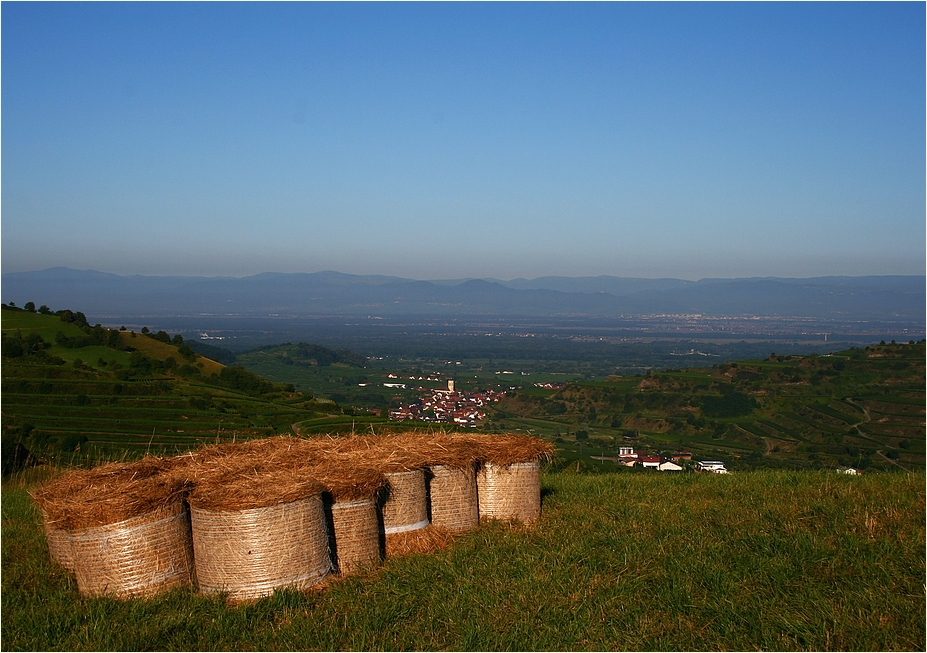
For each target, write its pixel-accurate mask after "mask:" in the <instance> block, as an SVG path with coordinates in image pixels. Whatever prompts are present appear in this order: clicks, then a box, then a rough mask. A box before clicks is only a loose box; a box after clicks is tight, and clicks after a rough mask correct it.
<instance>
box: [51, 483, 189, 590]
mask: <svg viewBox="0 0 927 653" xmlns="http://www.w3.org/2000/svg"><path fill="white" fill-rule="evenodd" d="M68 541H69V544H70V548H71V554H72V563H73V569H74V575H75V578H76V579H77V589H78V591H79V592H80V593H81V594H82V595H84V596H104V595H115V596H116V597H118V598H134V597H147V596H153V595H155V594H157V593H159V592H161V591H164V590H167V589H170V588H171V587H177V586H180V585H188V584H189V583H190V576H191V572H192V569H193V551H192V548H191V543H190V519H189V515H188V513H187V510H186V507H185V506H184V503H183V500H182V499H181V498H180V497H177V498H176V499H175V500H174V502H173V503H171V504H169V505H166V506H163V507H160V508H157V509H155V510H153V511H151V512H149V513H147V514H144V515H139V516H138V517H132V518H130V519H126V520H124V521H120V522H116V523H113V524H107V525H105V526H94V527H91V528H82V529H77V530H74V531H70V532H69V533H68Z"/></svg>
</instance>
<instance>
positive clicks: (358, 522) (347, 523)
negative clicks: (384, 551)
mask: <svg viewBox="0 0 927 653" xmlns="http://www.w3.org/2000/svg"><path fill="white" fill-rule="evenodd" d="M328 507H329V509H330V510H331V517H332V522H331V526H332V531H333V533H332V534H333V535H334V537H330V538H329V540H333V543H332V544H333V546H332V562H333V564H334V566H335V567H336V568H337V570H338V571H339V572H340V573H341V574H344V575H347V574H353V573H357V572H360V571H363V570H365V569H372V568H374V567H376V566H377V565H379V564H380V551H381V542H380V519H379V515H378V513H377V504H376V500H375V499H374V498H372V497H371V498H369V499H361V500H355V501H337V500H336V501H334V502H333V503H331V504H330V505H329V506H328Z"/></svg>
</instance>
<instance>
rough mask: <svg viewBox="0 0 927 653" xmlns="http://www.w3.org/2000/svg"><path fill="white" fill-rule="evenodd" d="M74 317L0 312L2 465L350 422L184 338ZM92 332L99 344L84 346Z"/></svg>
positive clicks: (171, 449) (168, 448) (172, 447)
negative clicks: (198, 350)
mask: <svg viewBox="0 0 927 653" xmlns="http://www.w3.org/2000/svg"><path fill="white" fill-rule="evenodd" d="M75 315H78V316H79V315H80V314H73V313H71V312H70V311H67V312H62V314H61V315H55V314H44V315H43V314H39V313H33V312H30V311H22V310H11V309H9V308H7V307H4V310H3V311H2V316H3V324H2V326H3V397H2V405H3V446H4V465H6V464H7V459H8V458H10V457H11V459H15V458H16V456H17V454H16V453H15V451H16V448H17V445H21V446H22V447H25V449H26V450H28V452H31V453H32V454H33V455H34V456H37V457H39V458H40V459H43V460H47V461H49V462H76V461H78V460H89V461H95V460H105V459H112V458H120V457H123V456H126V457H137V456H140V455H142V454H144V453H146V452H151V453H177V452H181V451H185V450H187V449H189V448H192V447H195V446H197V445H200V444H202V443H205V442H215V441H217V440H221V441H230V440H235V439H244V438H253V437H266V436H268V435H273V434H275V433H280V432H290V431H291V425H293V424H294V423H300V422H304V423H305V424H306V427H304V429H305V430H306V431H309V432H311V431H312V430H313V425H315V424H316V423H318V424H321V425H323V427H322V428H327V429H330V430H331V429H332V428H333V425H338V424H341V425H344V424H345V423H347V424H348V427H350V424H351V420H352V418H351V417H350V416H346V415H343V414H342V412H341V411H340V410H338V409H337V407H336V406H335V405H334V404H331V403H328V404H325V403H320V402H316V401H313V400H312V399H311V397H307V396H306V395H303V394H302V393H299V392H296V391H295V390H294V389H293V388H292V387H287V386H286V385H284V384H271V383H269V382H267V381H266V380H264V379H262V378H260V377H257V376H255V375H253V374H250V373H248V372H246V371H244V370H243V369H240V368H225V367H224V366H222V365H220V364H219V363H216V362H214V361H211V360H209V359H207V358H204V357H202V356H197V355H195V354H193V352H192V351H189V350H184V348H183V342H182V339H178V338H176V337H175V338H170V337H168V336H167V334H163V332H162V333H160V334H149V335H143V334H137V333H133V332H129V331H120V332H114V331H107V330H105V329H100V330H97V332H96V334H97V335H96V336H94V335H93V332H94V329H93V327H90V326H89V325H87V324H85V323H84V322H82V320H81V318H82V317H83V316H80V317H77V318H74V316H75ZM72 318H74V319H75V321H68V320H69V319H72ZM88 334H89V335H88ZM94 338H96V339H97V340H100V339H105V340H106V344H96V343H95V342H87V340H88V339H89V340H91V341H93V340H94ZM29 343H31V344H29ZM7 453H10V457H8V456H7ZM18 455H19V456H20V457H22V456H24V455H27V454H25V453H23V452H22V451H21V450H20V453H19V454H18Z"/></svg>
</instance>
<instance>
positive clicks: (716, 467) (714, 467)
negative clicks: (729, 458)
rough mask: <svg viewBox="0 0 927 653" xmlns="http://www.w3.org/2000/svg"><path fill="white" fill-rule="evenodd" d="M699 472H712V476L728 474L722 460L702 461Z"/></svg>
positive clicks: (699, 464) (699, 463)
mask: <svg viewBox="0 0 927 653" xmlns="http://www.w3.org/2000/svg"><path fill="white" fill-rule="evenodd" d="M698 471H700V472H711V473H712V474H727V469H726V468H725V467H724V463H723V462H721V461H720V460H700V461H699V462H698Z"/></svg>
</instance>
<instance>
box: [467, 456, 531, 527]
mask: <svg viewBox="0 0 927 653" xmlns="http://www.w3.org/2000/svg"><path fill="white" fill-rule="evenodd" d="M476 482H477V492H478V495H479V506H480V516H481V517H486V518H488V519H499V520H502V521H517V522H521V523H523V524H531V523H534V522H535V521H537V520H538V518H539V517H540V516H541V474H540V466H539V464H538V463H537V461H535V462H527V463H512V464H509V465H497V464H495V463H491V462H487V463H484V464H483V466H482V467H481V468H480V471H479V473H478V474H477V481H476Z"/></svg>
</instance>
